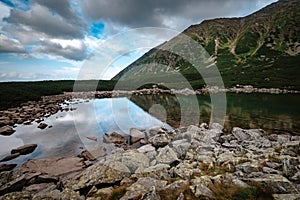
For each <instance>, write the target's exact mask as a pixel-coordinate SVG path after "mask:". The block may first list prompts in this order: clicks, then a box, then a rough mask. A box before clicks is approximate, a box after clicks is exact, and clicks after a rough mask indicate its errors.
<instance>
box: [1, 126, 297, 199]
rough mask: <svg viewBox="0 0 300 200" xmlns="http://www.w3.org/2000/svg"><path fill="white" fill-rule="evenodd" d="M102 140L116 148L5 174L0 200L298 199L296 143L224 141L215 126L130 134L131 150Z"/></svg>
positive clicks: (293, 139)
mask: <svg viewBox="0 0 300 200" xmlns="http://www.w3.org/2000/svg"><path fill="white" fill-rule="evenodd" d="M103 138H104V140H103V141H104V143H105V144H107V145H113V146H114V148H112V149H110V150H109V151H107V150H106V149H105V148H103V149H100V150H99V151H97V150H87V149H86V150H83V151H82V152H81V154H80V155H78V156H70V157H60V158H47V159H31V160H29V161H27V162H25V163H24V164H22V165H21V166H20V167H18V168H16V169H13V170H12V171H9V170H8V171H7V170H5V171H2V172H1V179H2V181H1V182H0V199H9V198H13V197H15V198H18V199H43V198H49V199H99V198H100V197H101V198H104V199H110V198H111V197H112V196H114V195H116V193H117V194H118V195H119V198H118V199H123V200H125V199H133V198H141V196H143V197H145V196H147V195H149V194H151V195H153V196H154V197H155V198H154V197H153V198H152V199H158V198H161V199H164V197H170V196H171V197H172V199H177V198H178V197H179V196H183V197H185V198H191V197H192V198H206V199H214V198H218V195H221V194H222V193H219V191H218V190H217V188H216V187H222V188H223V189H226V188H234V190H233V191H244V190H245V191H247V190H249V189H251V190H254V191H256V193H255V194H257V195H264V197H266V196H267V197H271V196H272V197H274V198H275V199H281V198H283V197H286V198H288V199H297V198H296V197H298V195H299V194H300V184H299V181H300V172H299V164H300V161H299V160H300V156H299V151H300V149H299V148H300V146H299V143H300V136H291V135H289V134H284V135H275V134H272V135H264V131H263V130H261V129H241V128H239V127H235V128H234V129H233V131H232V132H231V133H230V134H224V132H223V127H222V126H221V125H220V124H217V123H213V124H212V125H211V127H210V128H209V127H208V125H207V124H205V123H203V124H201V125H200V126H199V127H198V126H194V125H191V126H189V127H186V128H178V129H175V130H174V131H172V132H168V131H166V130H164V129H162V128H153V129H150V130H149V131H148V132H143V131H141V130H138V129H132V131H131V133H130V137H129V140H130V144H128V140H127V139H126V138H125V137H123V136H122V135H120V134H117V133H112V134H107V135H104V136H103ZM95 142H97V141H95ZM98 142H99V141H98ZM33 151H34V150H33ZM103 151H105V153H103ZM3 180H6V181H4V182H3ZM174 189H175V190H174ZM120 190H121V191H122V192H120ZM227 195H232V196H234V195H237V194H236V193H235V192H232V191H231V193H230V190H228V194H227Z"/></svg>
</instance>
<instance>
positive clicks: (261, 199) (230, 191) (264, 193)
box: [210, 183, 273, 200]
mask: <svg viewBox="0 0 300 200" xmlns="http://www.w3.org/2000/svg"><path fill="white" fill-rule="evenodd" d="M210 189H211V190H212V192H213V194H214V196H215V199H218V200H228V199H232V200H271V199H273V197H272V192H271V190H269V189H268V188H264V189H262V188H260V187H258V186H249V187H240V186H237V185H235V184H232V183H229V184H224V183H219V184H213V185H211V186H210Z"/></svg>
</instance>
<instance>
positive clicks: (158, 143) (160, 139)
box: [149, 133, 171, 148]
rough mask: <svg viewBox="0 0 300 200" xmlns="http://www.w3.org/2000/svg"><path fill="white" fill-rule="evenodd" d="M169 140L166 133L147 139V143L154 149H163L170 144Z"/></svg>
mask: <svg viewBox="0 0 300 200" xmlns="http://www.w3.org/2000/svg"><path fill="white" fill-rule="evenodd" d="M170 141H171V139H170V138H169V136H168V135H167V134H166V133H160V134H157V135H154V136H153V137H151V138H149V143H150V144H152V145H153V146H154V147H155V148H159V147H164V146H166V145H168V144H169V143H170Z"/></svg>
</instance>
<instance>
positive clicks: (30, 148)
mask: <svg viewBox="0 0 300 200" xmlns="http://www.w3.org/2000/svg"><path fill="white" fill-rule="evenodd" d="M36 147H37V144H26V145H24V146H20V147H18V148H16V149H12V150H11V154H15V153H20V154H21V155H26V154H30V153H32V152H33V151H34V150H35V149H36Z"/></svg>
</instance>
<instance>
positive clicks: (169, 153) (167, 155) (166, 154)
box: [156, 146, 179, 165]
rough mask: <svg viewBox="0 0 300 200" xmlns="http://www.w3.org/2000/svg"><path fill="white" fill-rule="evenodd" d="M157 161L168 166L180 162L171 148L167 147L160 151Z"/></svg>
mask: <svg viewBox="0 0 300 200" xmlns="http://www.w3.org/2000/svg"><path fill="white" fill-rule="evenodd" d="M156 160H157V162H159V163H162V164H168V165H170V164H172V163H174V162H176V161H179V160H178V158H177V155H176V153H175V152H174V150H173V149H171V148H170V147H169V146H165V147H164V148H162V149H160V150H159V153H158V155H157V157H156Z"/></svg>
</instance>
